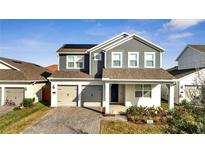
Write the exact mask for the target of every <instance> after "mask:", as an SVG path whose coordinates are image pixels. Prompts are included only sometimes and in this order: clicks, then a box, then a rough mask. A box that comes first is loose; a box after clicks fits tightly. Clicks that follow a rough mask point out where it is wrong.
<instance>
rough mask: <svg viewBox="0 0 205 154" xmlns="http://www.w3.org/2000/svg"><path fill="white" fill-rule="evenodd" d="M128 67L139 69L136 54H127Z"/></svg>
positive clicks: (137, 55)
mask: <svg viewBox="0 0 205 154" xmlns="http://www.w3.org/2000/svg"><path fill="white" fill-rule="evenodd" d="M128 67H139V53H138V52H128Z"/></svg>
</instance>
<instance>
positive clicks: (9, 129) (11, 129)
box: [0, 102, 51, 134]
mask: <svg viewBox="0 0 205 154" xmlns="http://www.w3.org/2000/svg"><path fill="white" fill-rule="evenodd" d="M50 110H51V108H50V107H48V106H46V105H44V104H43V103H40V102H39V103H36V104H34V105H33V106H32V107H30V108H24V109H22V110H16V111H10V112H8V113H6V114H4V115H2V116H1V117H0V133H1V134H16V133H20V132H22V131H23V130H24V129H25V128H27V127H28V126H30V125H31V123H32V122H34V121H35V120H37V119H39V118H40V117H42V116H43V115H45V114H46V113H48V112H49V111H50Z"/></svg>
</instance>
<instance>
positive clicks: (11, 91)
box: [5, 88, 24, 105]
mask: <svg viewBox="0 0 205 154" xmlns="http://www.w3.org/2000/svg"><path fill="white" fill-rule="evenodd" d="M23 99H24V88H6V89H5V100H9V101H13V102H15V103H16V104H17V105H18V104H20V103H22V102H23Z"/></svg>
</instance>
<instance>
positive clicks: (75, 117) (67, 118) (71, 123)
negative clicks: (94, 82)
mask: <svg viewBox="0 0 205 154" xmlns="http://www.w3.org/2000/svg"><path fill="white" fill-rule="evenodd" d="M101 117H102V115H101V113H98V112H96V111H92V110H89V109H85V108H79V107H58V108H55V109H53V111H51V112H50V113H48V114H47V115H46V116H45V117H43V118H42V119H40V120H39V121H37V122H35V123H34V124H33V125H32V126H31V127H29V128H27V129H26V130H25V131H24V132H23V133H25V134H87V133H89V134H97V133H99V130H100V120H101Z"/></svg>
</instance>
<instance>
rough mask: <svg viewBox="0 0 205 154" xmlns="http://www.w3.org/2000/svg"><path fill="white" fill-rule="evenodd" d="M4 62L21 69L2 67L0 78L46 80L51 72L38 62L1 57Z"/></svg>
mask: <svg viewBox="0 0 205 154" xmlns="http://www.w3.org/2000/svg"><path fill="white" fill-rule="evenodd" d="M0 60H2V61H3V62H5V63H7V64H9V65H12V66H13V67H15V68H17V69H19V71H18V70H15V69H13V68H12V69H0V80H34V81H35V80H38V81H46V80H47V79H46V78H47V77H48V76H50V75H51V72H50V71H49V70H47V69H46V68H44V67H42V66H39V65H37V64H33V63H29V62H24V61H19V60H14V59H9V58H4V57H0Z"/></svg>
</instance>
